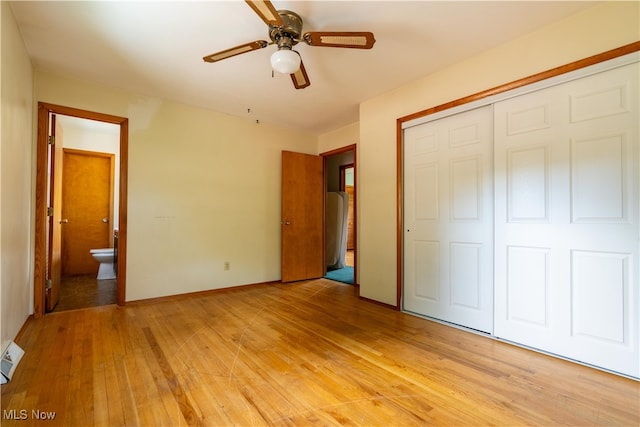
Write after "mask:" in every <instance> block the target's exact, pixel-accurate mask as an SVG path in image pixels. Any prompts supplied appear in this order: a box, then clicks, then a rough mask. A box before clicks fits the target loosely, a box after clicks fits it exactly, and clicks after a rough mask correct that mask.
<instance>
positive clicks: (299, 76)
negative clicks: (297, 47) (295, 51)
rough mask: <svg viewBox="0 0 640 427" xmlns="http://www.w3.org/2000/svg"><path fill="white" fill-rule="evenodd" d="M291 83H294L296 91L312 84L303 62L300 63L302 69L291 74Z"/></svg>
mask: <svg viewBox="0 0 640 427" xmlns="http://www.w3.org/2000/svg"><path fill="white" fill-rule="evenodd" d="M291 81H293V85H294V86H295V88H296V89H304V88H305V87H307V86H309V85H310V84H311V82H310V81H309V76H308V75H307V70H305V69H304V64H303V63H302V61H300V68H299V69H298V71H296V72H295V73H292V74H291Z"/></svg>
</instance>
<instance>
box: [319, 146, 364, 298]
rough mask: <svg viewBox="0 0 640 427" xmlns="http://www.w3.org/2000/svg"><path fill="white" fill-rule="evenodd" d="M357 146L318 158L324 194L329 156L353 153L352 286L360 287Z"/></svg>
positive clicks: (346, 147)
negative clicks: (321, 167) (358, 278)
mask: <svg viewBox="0 0 640 427" xmlns="http://www.w3.org/2000/svg"><path fill="white" fill-rule="evenodd" d="M357 149H358V145H357V144H352V145H347V146H344V147H340V148H336V149H335V150H331V151H327V152H324V153H320V156H321V157H322V159H323V165H324V166H323V169H324V193H325V194H326V193H327V175H328V171H327V161H328V158H329V157H331V156H334V155H336V154H342V153H346V152H348V151H353V164H352V166H353V285H354V286H356V287H358V286H360V285H359V284H358V281H357V277H358V260H357V259H358V203H357V201H358V178H357V175H358V174H357V171H358V166H357V163H358V160H357V159H358V151H357ZM324 222H326V218H325V220H323V223H324ZM324 227H325V228H326V224H325V225H324ZM324 251H325V253H326V251H327V248H326V242H325V248H324Z"/></svg>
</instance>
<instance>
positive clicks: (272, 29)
mask: <svg viewBox="0 0 640 427" xmlns="http://www.w3.org/2000/svg"><path fill="white" fill-rule="evenodd" d="M278 15H280V18H282V26H281V27H280V26H277V27H276V26H274V25H269V37H270V38H271V40H272V41H273V42H274V43H276V44H277V45H278V47H283V46H280V44H281V41H282V42H285V46H286V45H289V46H286V47H289V48H290V47H291V46H295V45H296V44H298V41H299V40H300V36H301V35H302V18H300V15H298V14H297V13H295V12H291V11H290V10H279V11H278ZM286 39H289V40H286Z"/></svg>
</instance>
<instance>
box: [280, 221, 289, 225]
mask: <svg viewBox="0 0 640 427" xmlns="http://www.w3.org/2000/svg"><path fill="white" fill-rule="evenodd" d="M282 224H284V225H291V221H283V222H282Z"/></svg>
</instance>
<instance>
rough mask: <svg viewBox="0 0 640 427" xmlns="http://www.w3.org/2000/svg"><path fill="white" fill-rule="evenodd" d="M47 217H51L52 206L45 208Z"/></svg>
mask: <svg viewBox="0 0 640 427" xmlns="http://www.w3.org/2000/svg"><path fill="white" fill-rule="evenodd" d="M47 216H53V207H52V206H49V207H48V208H47Z"/></svg>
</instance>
